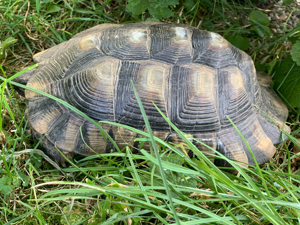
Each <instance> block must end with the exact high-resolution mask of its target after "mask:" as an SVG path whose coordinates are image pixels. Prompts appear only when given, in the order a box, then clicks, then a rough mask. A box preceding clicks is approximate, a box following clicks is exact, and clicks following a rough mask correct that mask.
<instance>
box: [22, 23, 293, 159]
mask: <svg viewBox="0 0 300 225" xmlns="http://www.w3.org/2000/svg"><path fill="white" fill-rule="evenodd" d="M34 59H35V61H37V62H38V67H37V68H36V69H35V71H34V73H33V75H32V77H31V79H30V80H29V82H28V84H27V85H28V86H30V87H32V88H35V89H38V90H41V91H44V92H47V93H49V94H51V95H54V96H56V97H58V98H60V99H63V100H64V101H66V102H68V103H70V104H71V105H73V106H75V107H76V108H78V109H79V110H81V111H82V112H84V113H85V114H87V115H88V116H89V117H91V118H93V119H94V120H96V121H100V120H108V121H114V122H119V123H122V124H126V125H129V126H132V127H135V128H138V129H144V121H143V118H142V115H141V112H140V109H139V107H138V104H137V100H136V98H135V96H134V94H133V90H132V87H131V83H130V80H133V82H134V85H135V87H136V89H137V91H138V94H139V96H140V98H141V101H142V103H143V106H144V107H145V110H146V113H147V116H148V119H149V122H150V124H151V126H152V129H153V131H154V134H155V135H156V136H158V137H159V138H161V139H164V140H167V141H170V142H174V143H181V142H182V140H181V139H180V138H179V137H178V135H176V134H175V133H174V132H173V131H172V129H171V128H170V126H169V125H168V123H167V122H166V121H165V120H164V119H163V118H162V117H161V116H160V114H159V112H158V111H157V110H156V109H155V107H154V105H153V104H152V102H154V103H155V104H156V105H157V106H158V107H159V109H160V110H161V111H162V112H163V113H164V114H165V115H166V116H167V117H168V118H169V119H170V120H171V121H172V122H173V123H174V124H175V125H176V126H177V127H178V128H179V129H180V130H182V131H183V132H185V133H187V134H189V135H190V136H191V137H194V138H196V139H197V140H199V141H202V142H204V143H205V144H207V145H209V146H211V147H212V148H214V149H216V150H218V151H219V152H221V153H222V154H224V155H225V156H226V157H228V158H232V159H235V160H238V161H240V162H242V163H250V164H254V161H253V159H252V156H251V154H250V153H249V150H248V148H247V147H246V146H245V144H244V142H243V141H242V139H241V138H240V136H239V135H238V133H237V132H236V130H235V129H234V128H233V127H232V125H231V123H230V122H229V120H228V119H227V117H226V116H229V117H230V118H231V120H232V121H233V122H234V123H235V124H236V126H237V127H238V129H239V130H240V131H241V133H242V135H243V136H244V137H245V139H246V140H247V142H248V144H249V145H250V147H251V149H252V151H253V153H254V155H255V156H256V159H257V161H258V163H259V164H261V163H264V162H266V161H268V160H269V159H270V158H271V157H272V156H273V154H274V153H275V147H274V146H273V144H276V143H279V142H281V131H280V129H279V128H278V127H277V126H276V125H274V124H273V123H272V122H271V121H270V120H269V119H268V117H266V116H265V115H264V114H263V113H261V112H260V110H258V109H257V108H256V107H255V106H254V105H257V106H258V107H260V108H261V109H262V110H264V111H265V112H266V113H267V114H268V115H269V116H270V117H271V118H272V119H274V120H275V121H276V122H277V123H279V125H283V123H284V122H285V120H286V117H287V108H286V106H285V105H284V104H283V103H282V102H281V100H280V99H279V98H278V97H277V96H276V95H275V93H274V92H273V91H272V90H271V88H270V87H269V81H266V80H267V78H264V77H263V76H259V82H258V81H257V77H256V72H255V69H254V66H253V62H252V60H251V58H250V56H248V55H247V54H246V53H245V52H243V51H240V50H239V49H237V48H235V47H234V46H232V45H231V44H230V43H229V42H227V41H226V40H225V39H224V38H222V37H221V36H219V35H218V34H215V33H211V32H207V31H203V30H197V29H195V28H192V27H190V26H185V25H180V24H161V23H137V24H127V25H116V24H102V25H99V26H96V27H94V28H91V29H89V30H87V31H84V32H82V33H80V34H77V35H76V36H74V38H72V39H71V40H69V41H67V42H64V43H62V44H60V45H57V46H55V47H53V48H51V49H49V50H47V51H44V52H42V53H39V54H37V55H35V57H34ZM25 94H26V98H28V99H29V106H28V116H29V122H30V125H31V127H32V128H33V129H34V133H35V134H37V135H36V136H42V135H44V134H45V141H44V142H43V145H44V147H45V148H47V150H48V153H49V154H51V155H52V156H53V157H54V158H55V159H56V160H57V161H62V159H61V158H60V156H58V155H57V153H56V152H55V148H53V145H54V144H55V145H56V146H57V147H58V148H60V149H61V150H62V151H63V152H65V153H67V152H69V153H71V152H72V153H78V154H81V155H91V154H94V152H93V151H91V150H90V148H92V149H93V150H94V151H95V152H98V153H103V152H105V151H110V150H111V144H110V143H106V142H105V141H104V139H103V137H102V135H101V133H100V131H99V130H98V129H97V128H96V127H95V126H94V125H93V124H92V123H90V122H88V121H86V120H85V119H84V118H82V117H81V116H79V115H77V114H75V113H74V112H73V111H71V110H69V109H68V108H66V107H64V106H63V105H61V104H60V103H57V102H55V101H54V100H52V99H49V98H46V97H44V96H42V95H39V94H37V93H35V92H31V91H27V90H26V91H25ZM80 127H81V130H82V135H83V140H82V138H81V134H80V131H79V130H80ZM103 128H104V129H105V130H106V131H107V132H108V133H109V134H110V135H111V137H112V138H113V139H114V140H115V141H116V143H117V145H118V146H119V147H120V148H123V147H124V146H126V145H127V144H128V143H131V145H132V146H137V145H138V143H136V142H134V140H135V138H136V137H137V134H136V133H134V132H131V131H128V130H125V129H123V128H120V127H112V126H108V125H104V126H103ZM287 130H288V127H287ZM85 143H86V144H87V145H88V146H89V147H90V148H89V147H88V146H86V144H85ZM193 143H194V144H195V145H196V146H197V148H199V149H200V150H201V151H205V152H210V153H212V151H211V150H209V149H208V148H206V147H205V146H203V145H201V144H199V143H198V142H196V141H193ZM51 145H52V146H51ZM144 147H145V148H147V145H145V146H144ZM216 163H217V164H223V162H221V161H220V160H217V162H216Z"/></svg>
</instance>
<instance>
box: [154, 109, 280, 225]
mask: <svg viewBox="0 0 300 225" xmlns="http://www.w3.org/2000/svg"><path fill="white" fill-rule="evenodd" d="M153 104H154V103H153ZM154 105H155V104H154ZM155 107H156V109H157V110H158V111H159V112H160V114H161V115H162V116H163V117H164V119H165V120H166V121H167V122H168V123H169V124H170V125H171V127H172V128H173V129H174V130H175V131H176V132H177V134H179V135H180V136H181V138H182V139H183V140H184V141H185V142H186V143H187V144H188V145H189V146H190V147H191V149H192V150H194V153H196V155H198V157H199V158H204V159H205V158H206V157H205V156H204V155H203V153H202V152H200V151H199V150H198V149H197V148H196V146H194V145H193V144H192V142H191V141H190V140H188V139H187V138H186V137H185V135H184V134H183V132H181V131H180V130H178V128H177V127H176V126H174V124H172V122H171V121H170V120H169V119H168V118H167V117H166V116H165V115H164V114H163V113H162V112H161V111H160V109H159V108H158V107H157V106H156V105H155ZM204 145H205V144H204ZM205 146H206V147H209V146H207V145H205ZM209 148H210V147H209ZM249 148H250V147H249ZM212 150H213V149H212ZM250 151H251V149H250ZM252 154H253V153H252ZM205 161H207V162H208V163H209V165H210V166H211V168H213V170H212V169H210V168H209V167H208V166H207V165H205V164H204V163H203V164H202V169H205V170H206V171H207V172H208V173H209V174H212V175H214V176H216V178H217V179H219V180H220V181H221V182H222V183H224V184H227V186H228V187H231V188H233V189H232V192H234V193H238V194H239V195H241V196H243V197H244V198H245V200H247V201H248V202H250V203H251V204H253V206H255V207H256V209H257V210H258V211H260V212H261V213H262V214H263V215H264V216H265V217H266V218H268V219H269V221H272V222H273V224H279V223H278V221H277V220H275V219H274V214H275V215H277V219H279V221H281V222H282V221H283V220H282V218H281V217H280V215H278V213H277V211H276V210H275V211H274V207H273V206H270V205H268V206H269V208H270V209H271V210H272V212H273V214H271V213H270V212H269V211H268V210H266V209H265V208H264V207H262V206H261V205H260V204H258V203H256V202H254V201H252V199H251V198H250V197H249V196H248V195H247V193H244V192H243V191H240V190H239V189H238V188H235V183H234V182H232V181H231V180H230V179H228V178H227V176H226V175H225V174H223V173H222V172H221V171H220V170H219V169H218V168H217V167H216V166H215V165H214V164H213V163H212V162H211V161H209V160H208V159H207V160H205ZM228 162H229V163H231V165H232V166H234V168H235V169H237V170H238V171H239V172H240V173H241V175H243V177H244V178H245V179H246V180H247V181H248V182H249V184H251V186H252V188H254V190H256V192H257V194H258V195H259V196H260V197H261V198H262V199H264V200H266V199H265V196H264V195H263V194H262V193H261V190H260V189H259V188H258V187H257V186H256V185H255V184H254V182H253V181H252V179H251V178H250V177H249V176H248V175H247V174H246V173H245V171H244V170H243V169H242V168H241V167H240V166H239V165H236V164H235V163H232V162H231V161H230V160H228ZM256 164H257V162H256ZM258 169H259V170H260V168H259V167H258ZM261 176H262V174H261ZM267 193H268V192H267ZM268 194H269V193H268Z"/></svg>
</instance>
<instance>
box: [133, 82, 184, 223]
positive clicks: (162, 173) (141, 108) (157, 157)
mask: <svg viewBox="0 0 300 225" xmlns="http://www.w3.org/2000/svg"><path fill="white" fill-rule="evenodd" d="M130 82H131V85H132V88H133V91H134V95H135V97H136V100H137V102H138V104H139V107H140V110H141V113H142V115H143V119H144V121H145V125H146V128H147V132H148V133H149V136H150V137H149V138H150V142H151V145H152V147H153V149H154V153H155V157H156V159H157V160H158V166H159V171H160V174H161V177H162V180H163V183H164V186H165V187H166V191H167V195H168V198H169V201H170V202H169V203H170V208H171V210H172V214H173V216H174V219H175V220H176V223H177V224H180V220H179V218H178V216H177V212H176V210H175V208H174V205H173V201H172V196H171V192H170V189H169V187H168V182H167V179H166V176H165V173H164V169H163V167H162V164H161V159H160V155H159V152H158V149H157V146H156V143H155V140H154V138H153V133H152V129H151V126H150V123H149V121H148V118H147V115H146V112H145V110H144V107H143V105H142V102H141V100H140V97H139V96H138V93H137V91H136V89H135V87H134V83H133V81H132V80H131V81H130Z"/></svg>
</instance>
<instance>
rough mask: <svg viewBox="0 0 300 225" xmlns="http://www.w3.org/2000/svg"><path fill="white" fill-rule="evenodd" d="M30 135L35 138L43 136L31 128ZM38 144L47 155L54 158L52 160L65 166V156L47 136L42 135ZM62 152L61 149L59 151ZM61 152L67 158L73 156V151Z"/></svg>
mask: <svg viewBox="0 0 300 225" xmlns="http://www.w3.org/2000/svg"><path fill="white" fill-rule="evenodd" d="M31 132H32V135H33V136H34V137H35V138H37V139H39V140H40V139H41V138H43V136H42V135H41V134H39V133H37V132H36V131H34V130H33V129H32V131H31ZM40 146H41V147H42V148H43V149H44V150H45V152H46V154H47V155H48V156H50V157H51V158H52V159H54V161H55V162H56V163H57V164H59V165H61V166H62V167H66V160H65V158H64V157H63V156H62V155H61V154H60V152H59V151H57V149H56V147H55V145H54V144H52V143H51V142H50V141H49V140H48V138H47V137H44V138H43V140H42V141H41V142H40ZM61 152H63V151H61ZM63 154H65V155H66V157H67V158H70V157H72V156H74V154H73V153H70V152H68V153H67V154H66V153H65V152H63Z"/></svg>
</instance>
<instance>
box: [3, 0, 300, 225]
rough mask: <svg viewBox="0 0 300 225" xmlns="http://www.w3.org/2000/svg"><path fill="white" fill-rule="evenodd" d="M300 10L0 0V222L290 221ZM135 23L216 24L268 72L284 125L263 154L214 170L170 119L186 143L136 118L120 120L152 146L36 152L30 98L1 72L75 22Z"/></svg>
mask: <svg viewBox="0 0 300 225" xmlns="http://www.w3.org/2000/svg"><path fill="white" fill-rule="evenodd" d="M299 9H300V5H299V3H297V4H296V3H293V1H290V0H284V1H283V2H281V3H276V2H274V1H271V0H270V1H269V0H254V1H248V0H243V1H242V0H241V1H230V0H219V1H209V0H204V1H200V0H198V1H196V0H185V1H184V0H182V1H178V0H164V1H159V0H152V1H148V0H142V1H138V0H128V1H122V0H117V1H102V0H98V1H94V0H91V1H82V0H74V1H68V0H63V1H52V0H44V1H39V0H27V1H25V0H12V1H8V0H3V1H1V2H0V28H1V29H0V63H1V64H0V69H1V76H0V79H1V82H0V84H1V86H0V109H1V117H0V144H1V151H0V223H1V224H26V225H27V224H72V225H75V224H95V225H96V224H107V225H109V224H128V225H131V224H132V225H134V224H186V225H191V224H270V225H271V224H272V225H275V224H276V225H277V224H278V225H279V224H280V225H281V224H299V223H300V203H299V200H300V193H299V190H300V186H299V183H300V170H299V169H300V157H299V155H300V153H299V152H300V123H299V117H300V94H299V93H300V35H299V31H300V23H299V16H300V10H299ZM142 21H161V22H166V23H180V24H186V25H190V26H193V27H196V28H199V29H201V30H208V31H212V32H216V33H218V34H220V35H222V36H223V37H224V38H226V39H227V40H228V41H229V42H231V43H232V44H233V45H234V46H236V47H238V48H240V49H241V50H243V51H245V52H246V53H248V54H249V55H250V56H251V58H252V59H253V61H254V63H255V67H256V70H257V71H263V72H265V73H267V74H268V75H269V76H271V77H272V79H273V82H272V84H271V86H272V87H273V89H274V90H275V91H276V92H277V93H278V95H279V96H280V97H281V98H282V99H283V101H284V102H285V104H286V105H287V106H288V109H289V116H288V120H287V123H286V124H287V125H288V126H290V128H291V133H290V134H288V133H286V136H287V139H286V140H285V141H284V142H282V143H281V144H279V145H277V146H276V148H277V151H276V154H275V156H274V157H273V158H272V159H271V160H270V161H269V162H267V163H265V164H263V165H257V164H256V165H254V166H249V167H248V168H246V167H243V166H241V165H240V164H238V163H237V162H235V161H232V160H229V159H226V158H225V157H224V156H223V155H221V154H219V155H217V156H216V157H219V158H221V159H224V160H227V161H228V163H229V164H231V167H230V168H219V167H217V166H215V165H214V164H213V163H212V162H211V160H210V159H209V158H207V155H204V154H203V153H202V152H201V151H199V150H198V149H197V148H196V147H195V145H194V144H193V142H192V141H191V139H190V138H188V137H187V136H186V135H185V134H184V133H183V132H181V131H180V130H178V129H177V128H176V127H175V126H173V125H172V124H171V126H173V129H174V130H175V131H176V132H177V133H178V134H179V135H180V136H181V137H182V139H184V140H185V143H184V144H172V143H167V142H165V141H163V140H160V139H159V138H157V137H155V136H153V134H152V132H151V127H150V125H149V122H148V120H147V117H146V116H145V114H143V117H144V119H145V126H146V128H147V131H148V132H143V131H139V130H135V129H134V128H130V127H127V126H125V125H120V126H123V127H124V128H127V129H130V130H132V131H134V132H137V133H139V135H140V136H139V138H138V141H140V142H141V143H144V142H146V143H150V146H152V148H151V151H150V152H147V151H145V150H144V149H143V146H142V145H141V146H140V151H139V153H135V152H134V153H133V152H132V151H131V149H130V148H129V147H125V148H124V149H119V151H116V152H112V153H105V154H101V155H94V156H89V157H86V158H84V157H80V156H76V157H74V158H72V159H71V161H70V162H69V163H68V164H67V167H61V166H60V165H57V164H56V163H55V162H54V161H53V160H52V159H51V158H49V157H48V156H47V155H46V154H45V153H44V152H43V151H42V150H41V148H40V146H39V140H36V139H34V138H33V137H32V135H31V131H30V128H29V127H28V125H27V124H28V121H27V117H26V115H25V109H26V105H27V103H28V100H26V99H24V97H22V96H21V95H19V93H18V92H17V91H16V89H17V87H16V86H12V84H14V83H13V81H12V82H11V80H12V79H13V78H15V77H16V76H18V75H20V74H21V73H23V72H24V69H25V68H28V67H30V68H33V67H35V66H36V65H35V63H34V61H33V59H32V57H33V55H34V54H36V53H39V52H41V51H43V50H46V49H49V48H51V47H53V46H55V45H58V44H60V43H62V42H64V41H67V40H69V39H70V38H72V37H73V36H74V35H75V34H77V33H79V32H81V31H83V30H86V29H88V28H91V27H93V26H95V25H98V24H102V23H114V24H115V23H118V24H123V23H134V22H142ZM50 97H51V96H50ZM137 99H138V96H137ZM139 103H140V102H139ZM63 104H65V105H66V107H68V105H67V104H66V103H63ZM140 109H141V111H142V113H143V106H142V105H140ZM75 110H76V109H75ZM77 112H78V113H81V112H79V110H77ZM82 116H84V117H85V118H86V119H89V118H88V117H87V116H86V115H82ZM103 123H104V122H103ZM106 123H109V122H106ZM96 124H97V123H96ZM97 125H98V124H97ZM98 126H99V125H98ZM99 129H101V127H100V126H99ZM237 133H239V131H238V130H237ZM157 143H158V145H157ZM189 150H190V151H192V152H193V153H194V155H195V156H196V157H194V158H190V157H189V156H188V154H187V151H189Z"/></svg>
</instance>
